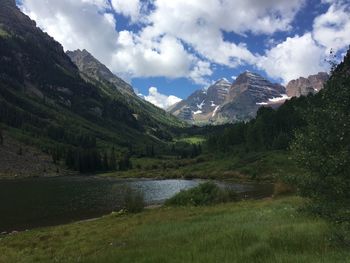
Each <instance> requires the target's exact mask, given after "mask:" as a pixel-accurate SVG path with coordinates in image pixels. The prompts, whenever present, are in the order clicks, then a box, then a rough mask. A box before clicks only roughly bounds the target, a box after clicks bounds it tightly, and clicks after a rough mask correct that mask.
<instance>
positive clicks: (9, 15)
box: [0, 0, 183, 159]
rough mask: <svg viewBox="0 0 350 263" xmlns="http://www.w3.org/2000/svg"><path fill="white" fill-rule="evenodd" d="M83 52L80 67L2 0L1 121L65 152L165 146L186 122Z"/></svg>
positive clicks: (15, 132) (17, 133)
mask: <svg viewBox="0 0 350 263" xmlns="http://www.w3.org/2000/svg"><path fill="white" fill-rule="evenodd" d="M83 53H87V52H83ZM85 55H86V56H85V58H84V59H82V60H80V64H79V66H80V67H81V66H82V65H84V66H83V67H82V71H84V72H85V73H84V74H82V73H81V72H80V71H79V68H78V67H77V66H76V65H75V64H74V63H73V62H72V61H71V58H70V57H69V56H68V55H67V54H66V53H65V52H64V50H63V48H62V46H61V44H60V43H58V42H57V41H55V40H54V39H53V38H52V37H50V36H49V35H48V34H46V33H44V32H43V31H42V30H41V29H39V28H38V27H36V23H35V22H34V21H32V20H31V19H30V18H29V17H28V16H26V15H25V14H23V13H22V12H21V11H20V10H19V9H18V8H17V6H16V3H15V1H14V0H13V1H10V0H6V1H4V0H1V8H0V126H1V127H2V128H3V129H5V130H7V133H8V134H9V135H11V136H12V137H16V139H18V140H21V141H23V142H25V143H27V144H31V145H35V146H37V147H40V149H41V150H43V151H45V152H47V153H50V154H51V155H53V156H55V158H58V159H60V158H65V156H66V155H67V154H68V153H69V152H70V150H72V149H73V150H79V151H80V153H79V154H81V155H82V156H83V157H91V156H97V155H96V154H97V153H96V152H95V150H94V149H98V150H102V151H104V150H105V149H107V150H110V149H111V148H112V147H113V146H114V147H116V151H117V152H125V151H131V150H132V152H142V151H143V150H144V148H145V145H149V144H155V145H157V146H159V147H162V145H165V141H166V140H170V139H171V136H172V134H171V132H169V131H171V129H172V128H173V127H180V126H182V125H183V124H182V123H181V122H180V121H178V120H177V119H176V118H175V117H173V116H171V115H170V114H169V113H166V112H165V111H163V110H161V109H158V108H156V107H154V106H152V105H150V104H149V103H146V102H143V101H141V99H138V98H137V96H136V95H135V94H134V93H133V91H132V88H131V87H130V86H129V85H128V84H126V83H125V82H123V81H122V80H120V79H118V78H117V77H115V76H112V75H111V73H110V71H109V70H108V69H107V68H106V67H104V66H103V65H102V64H101V63H97V62H96V61H93V59H91V57H90V56H88V55H87V54H85ZM85 61H87V62H85ZM97 69H98V70H97ZM1 127H0V128H1ZM93 158H95V157H93ZM95 159H96V158H95Z"/></svg>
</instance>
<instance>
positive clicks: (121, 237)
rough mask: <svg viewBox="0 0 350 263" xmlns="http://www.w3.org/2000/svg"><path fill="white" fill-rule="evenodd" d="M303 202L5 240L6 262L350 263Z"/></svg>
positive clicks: (149, 215)
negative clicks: (305, 209)
mask: <svg viewBox="0 0 350 263" xmlns="http://www.w3.org/2000/svg"><path fill="white" fill-rule="evenodd" d="M303 203H304V201H303V200H302V199H300V198H297V197H286V198H281V199H268V200H260V201H244V202H238V203H227V204H221V205H216V206H209V207H184V208H183V207H179V208H173V207H171V208H169V207H164V208H160V209H154V210H148V211H145V212H143V213H140V214H133V215H128V214H123V213H114V214H112V215H109V216H106V217H103V218H101V219H98V220H95V221H86V222H79V223H74V224H69V225H63V226H58V227H51V228H42V229H38V230H32V231H28V232H23V233H18V234H13V235H9V236H4V237H2V238H1V240H0V262H1V263H3V262H4V263H5V262H6V263H8V262H18V263H21V262H22V263H24V262H240V263H244V262H249V263H250V262H268V263H271V262H307V263H310V262H317V263H319V262H342V263H343V262H350V251H349V250H348V249H347V248H345V247H342V246H340V245H338V244H337V242H336V240H334V236H335V235H334V234H333V233H334V232H333V231H334V229H333V228H332V226H331V225H329V224H328V223H327V222H326V221H324V220H322V219H318V218H315V217H312V216H308V215H305V214H302V213H299V212H298V208H300V207H301V206H302V205H303Z"/></svg>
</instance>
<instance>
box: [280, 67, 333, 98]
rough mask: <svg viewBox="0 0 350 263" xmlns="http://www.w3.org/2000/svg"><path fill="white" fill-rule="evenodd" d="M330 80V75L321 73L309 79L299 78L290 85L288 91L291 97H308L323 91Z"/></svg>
mask: <svg viewBox="0 0 350 263" xmlns="http://www.w3.org/2000/svg"><path fill="white" fill-rule="evenodd" d="M328 79H329V75H328V74H327V73H325V72H319V73H318V74H316V75H311V76H309V77H308V78H303V77H301V78H299V79H296V80H292V81H290V82H289V83H288V85H287V87H286V90H287V95H288V96H289V97H300V96H307V95H308V94H310V93H311V94H315V93H317V92H318V91H320V90H321V89H323V85H324V84H325V83H326V81H327V80H328Z"/></svg>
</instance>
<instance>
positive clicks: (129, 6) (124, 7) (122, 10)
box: [111, 0, 142, 22]
mask: <svg viewBox="0 0 350 263" xmlns="http://www.w3.org/2000/svg"><path fill="white" fill-rule="evenodd" d="M111 4H112V7H113V8H114V10H115V11H116V12H117V13H119V14H122V15H124V16H126V17H130V19H131V21H132V22H135V21H137V19H138V18H139V17H140V14H141V6H142V5H141V3H140V1H139V0H127V1H125V0H111Z"/></svg>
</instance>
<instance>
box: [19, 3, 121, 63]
mask: <svg viewBox="0 0 350 263" xmlns="http://www.w3.org/2000/svg"><path fill="white" fill-rule="evenodd" d="M108 7H109V3H108V1H107V0H77V1H71V0H60V1H56V0H47V1H37V0H25V1H23V3H22V5H21V8H22V10H23V11H24V12H25V13H27V14H28V15H29V16H30V17H31V18H32V19H34V20H35V21H36V22H37V23H38V25H39V26H40V27H41V28H42V29H43V30H44V31H46V32H47V33H48V34H49V35H51V36H52V37H54V38H55V39H56V40H57V41H59V42H60V43H61V44H62V45H63V47H64V48H65V49H66V50H75V49H78V48H80V49H86V50H89V51H90V52H91V53H92V54H93V55H94V56H96V57H97V58H98V59H99V60H101V61H102V62H103V63H106V64H107V65H108V64H109V57H110V54H111V52H112V51H113V50H115V49H116V48H117V39H118V32H116V31H115V23H116V21H115V19H114V17H113V15H112V14H110V13H106V12H105V10H106V8H108Z"/></svg>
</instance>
